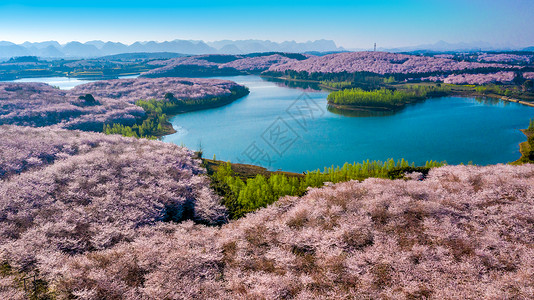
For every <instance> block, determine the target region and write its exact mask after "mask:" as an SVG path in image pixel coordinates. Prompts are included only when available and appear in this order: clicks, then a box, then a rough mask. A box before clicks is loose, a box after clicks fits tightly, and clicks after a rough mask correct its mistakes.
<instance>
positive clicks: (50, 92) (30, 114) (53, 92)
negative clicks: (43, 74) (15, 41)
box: [0, 78, 240, 131]
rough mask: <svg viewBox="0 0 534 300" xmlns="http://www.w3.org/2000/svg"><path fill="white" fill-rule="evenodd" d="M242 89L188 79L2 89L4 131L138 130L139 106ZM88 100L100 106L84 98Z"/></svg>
mask: <svg viewBox="0 0 534 300" xmlns="http://www.w3.org/2000/svg"><path fill="white" fill-rule="evenodd" d="M237 87H240V86H239V85H237V84H236V83H234V82H231V81H226V80H216V79H185V78H154V79H153V78H136V79H116V80H103V81H97V82H93V83H88V84H84V85H80V86H77V87H76V88H74V89H72V90H68V91H64V90H59V89H55V88H53V87H52V86H50V85H47V84H44V83H0V125H2V124H13V125H24V126H50V125H56V126H58V127H61V128H67V129H83V130H92V131H100V130H102V127H103V124H109V123H121V124H124V125H133V124H135V123H136V122H137V120H139V119H141V118H143V117H144V116H145V112H144V110H143V109H142V108H141V107H138V106H136V105H135V104H134V103H135V101H136V100H140V99H158V100H161V99H163V98H164V96H165V94H166V93H172V94H173V95H174V97H175V98H176V99H178V100H191V99H205V98H212V97H219V96H226V95H231V94H232V91H233V89H235V88H237ZM86 94H91V95H92V96H93V97H94V101H92V99H91V100H89V101H88V100H86V99H80V98H79V97H80V96H85V95H86Z"/></svg>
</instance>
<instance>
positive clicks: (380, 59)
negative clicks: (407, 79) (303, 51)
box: [268, 52, 511, 74]
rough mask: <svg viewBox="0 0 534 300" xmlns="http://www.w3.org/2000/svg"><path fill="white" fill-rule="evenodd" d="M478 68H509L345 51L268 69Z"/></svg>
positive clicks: (376, 70) (380, 71)
mask: <svg viewBox="0 0 534 300" xmlns="http://www.w3.org/2000/svg"><path fill="white" fill-rule="evenodd" d="M477 68H511V66H509V65H502V64H494V63H491V64H490V63H479V62H466V61H457V60H452V59H449V58H442V57H429V56H417V55H406V54H397V53H388V52H345V53H335V54H330V55H325V56H312V57H310V58H308V59H306V60H302V61H291V62H287V63H281V64H275V65H272V66H271V67H270V68H269V70H268V71H272V72H284V71H286V70H293V71H297V72H300V71H306V72H308V73H312V72H320V73H339V72H349V73H352V72H362V71H366V72H372V73H377V74H416V73H434V72H450V71H462V70H469V69H477Z"/></svg>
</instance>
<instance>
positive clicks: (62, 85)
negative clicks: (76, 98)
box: [7, 75, 138, 90]
mask: <svg viewBox="0 0 534 300" xmlns="http://www.w3.org/2000/svg"><path fill="white" fill-rule="evenodd" d="M137 76H138V75H135V76H122V77H119V78H135V77H137ZM93 81H96V80H86V79H77V78H69V77H39V78H21V79H15V80H8V81H7V82H43V83H47V84H49V85H51V86H57V87H58V88H59V89H61V90H70V89H72V88H74V87H75V86H77V85H80V84H84V83H89V82H93Z"/></svg>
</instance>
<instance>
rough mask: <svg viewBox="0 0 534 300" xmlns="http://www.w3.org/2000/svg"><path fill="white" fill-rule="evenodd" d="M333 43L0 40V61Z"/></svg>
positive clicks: (325, 47)
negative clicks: (19, 58)
mask: <svg viewBox="0 0 534 300" xmlns="http://www.w3.org/2000/svg"><path fill="white" fill-rule="evenodd" d="M343 50H344V49H343V48H341V47H338V46H337V45H336V44H335V43H334V41H331V40H317V41H309V42H304V43H298V42H295V41H286V42H282V43H277V42H272V41H262V40H238V41H230V40H223V41H216V42H207V43H206V42H203V41H188V40H174V41H166V42H154V41H149V42H135V43H133V44H131V45H126V44H123V43H115V42H103V41H90V42H86V43H80V42H70V43H67V44H63V45H62V44H60V43H58V42H56V41H47V42H37V43H31V42H25V43H23V44H14V43H11V42H7V41H0V58H4V59H5V58H10V57H16V56H39V57H44V58H90V57H99V56H106V55H115V54H121V53H137V52H145V53H154V52H171V53H182V54H244V53H253V52H269V51H277V52H295V53H303V52H312V51H314V52H331V51H343Z"/></svg>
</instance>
